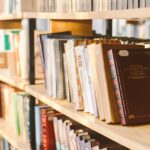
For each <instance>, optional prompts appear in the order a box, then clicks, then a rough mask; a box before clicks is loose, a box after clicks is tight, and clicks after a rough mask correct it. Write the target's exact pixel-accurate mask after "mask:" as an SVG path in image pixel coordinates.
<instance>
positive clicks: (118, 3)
mask: <svg viewBox="0 0 150 150" xmlns="http://www.w3.org/2000/svg"><path fill="white" fill-rule="evenodd" d="M122 1H123V0H117V10H121V9H122V8H123V4H122Z"/></svg>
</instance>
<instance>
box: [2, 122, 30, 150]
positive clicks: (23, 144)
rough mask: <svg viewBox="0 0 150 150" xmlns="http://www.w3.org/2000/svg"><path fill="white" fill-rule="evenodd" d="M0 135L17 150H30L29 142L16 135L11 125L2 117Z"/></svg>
mask: <svg viewBox="0 0 150 150" xmlns="http://www.w3.org/2000/svg"><path fill="white" fill-rule="evenodd" d="M0 135H1V136H2V137H3V138H5V139H6V140H7V141H8V142H9V143H10V144H11V145H12V146H13V147H15V148H16V149H17V150H30V146H29V143H28V142H27V141H25V140H24V139H23V138H21V137H18V136H16V135H15V133H14V132H13V131H12V128H11V126H10V125H9V124H8V123H7V122H6V121H4V120H3V119H0Z"/></svg>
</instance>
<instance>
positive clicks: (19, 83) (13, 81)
mask: <svg viewBox="0 0 150 150" xmlns="http://www.w3.org/2000/svg"><path fill="white" fill-rule="evenodd" d="M0 81H1V82H4V83H7V84H9V85H11V86H13V87H15V88H18V89H20V90H24V89H25V86H26V85H29V81H27V80H22V79H20V78H19V77H17V76H10V75H8V73H7V72H6V71H4V70H0ZM35 83H36V84H42V83H44V80H36V81H35Z"/></svg>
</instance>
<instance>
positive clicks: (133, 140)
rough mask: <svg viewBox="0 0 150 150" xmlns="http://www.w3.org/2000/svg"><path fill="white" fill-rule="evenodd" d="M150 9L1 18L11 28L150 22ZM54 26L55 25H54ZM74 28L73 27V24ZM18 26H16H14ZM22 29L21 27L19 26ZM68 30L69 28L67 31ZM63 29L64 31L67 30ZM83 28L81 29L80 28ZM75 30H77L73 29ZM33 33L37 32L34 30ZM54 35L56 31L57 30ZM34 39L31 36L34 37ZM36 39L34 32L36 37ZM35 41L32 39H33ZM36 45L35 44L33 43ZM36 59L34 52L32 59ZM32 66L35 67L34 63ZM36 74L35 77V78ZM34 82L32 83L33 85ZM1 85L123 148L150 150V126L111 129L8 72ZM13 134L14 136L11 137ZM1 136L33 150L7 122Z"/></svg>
mask: <svg viewBox="0 0 150 150" xmlns="http://www.w3.org/2000/svg"><path fill="white" fill-rule="evenodd" d="M149 14H150V9H149V8H140V9H134V10H133V9H131V10H117V11H106V12H78V13H38V12H22V13H16V14H1V15H0V26H1V22H3V23H4V24H8V22H9V21H11V23H12V24H13V22H15V21H16V20H17V22H18V20H22V19H29V20H30V19H31V20H32V19H33V20H34V19H50V20H58V22H57V21H54V22H55V23H56V22H57V23H60V19H61V20H63V21H64V23H66V21H68V20H70V22H72V23H73V22H76V21H79V20H80V22H81V25H82V22H84V21H83V20H88V21H89V20H91V19H135V18H136V19H146V18H150V15H149ZM54 22H53V23H54ZM90 22H91V21H89V22H88V24H87V26H88V29H89V27H90V24H91V23H90ZM69 25H70V24H69ZM13 26H15V23H14V25H13ZM18 26H20V25H18ZM65 28H66V29H67V27H65ZM65 28H63V29H62V30H65ZM79 28H80V27H79ZM56 30H57V31H58V29H56ZM72 30H74V29H73V28H72ZM32 31H33V29H32ZM52 31H53V32H54V31H55V29H54V28H53V29H52ZM89 32H90V30H89ZM30 35H31V34H30ZM31 36H33V32H32V35H31ZM31 39H32V38H31ZM32 44H33V43H32ZM30 46H31V47H30V51H31V49H32V48H33V45H31V43H30ZM32 58H33V51H32V57H31V59H30V60H32ZM30 65H32V67H33V64H32V63H30ZM33 75H34V74H31V76H33ZM33 80H34V79H32V81H33ZM0 81H2V82H5V83H7V84H9V85H11V86H13V87H16V88H18V89H20V90H24V91H26V92H27V93H29V94H30V95H31V96H32V97H35V98H37V99H39V100H40V101H41V102H43V103H45V104H47V105H49V106H51V107H53V108H54V109H56V110H58V111H60V112H61V113H63V114H65V115H66V116H68V117H70V118H72V119H74V120H76V121H77V122H79V123H81V124H83V125H85V126H87V127H88V128H90V129H92V130H94V131H96V132H98V133H100V134H102V135H104V136H106V137H108V138H110V139H112V140H114V141H116V142H118V143H119V144H122V145H124V146H126V147H128V148H130V149H133V150H134V149H142V150H149V149H150V140H149V139H150V125H141V126H133V127H122V126H120V125H107V124H106V123H105V122H102V121H100V120H99V119H96V118H95V117H93V116H92V115H90V114H87V113H84V112H77V111H75V110H74V108H73V105H72V104H70V103H68V102H66V101H63V100H61V101H60V100H56V99H52V98H50V97H49V96H48V95H47V94H46V91H45V89H44V85H42V84H41V85H29V82H27V81H22V80H21V79H19V78H18V77H11V76H8V75H7V74H6V73H5V72H0ZM30 83H32V84H33V82H30ZM10 133H11V136H10ZM0 135H1V136H3V137H5V138H6V139H7V140H8V141H9V142H10V143H11V144H12V145H13V146H14V147H16V148H17V149H18V150H29V149H30V148H29V146H28V142H27V141H24V140H23V139H20V137H17V136H15V135H14V134H13V133H12V130H11V127H9V125H8V124H7V123H6V122H5V121H3V120H0Z"/></svg>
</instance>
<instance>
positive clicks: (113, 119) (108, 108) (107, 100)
mask: <svg viewBox="0 0 150 150" xmlns="http://www.w3.org/2000/svg"><path fill="white" fill-rule="evenodd" d="M104 51H105V49H103V47H102V44H97V60H98V61H99V69H100V71H101V78H100V79H101V83H102V92H103V99H104V107H105V119H106V122H107V123H117V122H119V121H120V117H119V113H118V109H117V102H116V99H115V97H114V96H112V92H111V93H110V91H109V87H108V86H109V84H108V82H111V81H108V79H107V76H106V74H108V69H109V68H106V62H107V60H105V59H107V57H106V54H105V52H104Z"/></svg>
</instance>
